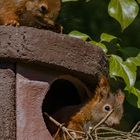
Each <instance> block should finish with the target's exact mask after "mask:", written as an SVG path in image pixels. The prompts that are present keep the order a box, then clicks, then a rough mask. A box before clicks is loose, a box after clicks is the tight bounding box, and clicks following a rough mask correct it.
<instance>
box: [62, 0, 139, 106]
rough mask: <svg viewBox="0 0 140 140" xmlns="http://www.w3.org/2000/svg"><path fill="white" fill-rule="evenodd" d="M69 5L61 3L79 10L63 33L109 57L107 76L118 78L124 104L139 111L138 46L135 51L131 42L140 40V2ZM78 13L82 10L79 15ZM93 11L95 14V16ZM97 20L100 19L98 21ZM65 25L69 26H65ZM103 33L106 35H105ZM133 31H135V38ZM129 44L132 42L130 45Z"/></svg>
mask: <svg viewBox="0 0 140 140" xmlns="http://www.w3.org/2000/svg"><path fill="white" fill-rule="evenodd" d="M66 1H69V2H66ZM72 1H74V0H63V2H65V3H68V5H71V6H72V8H73V6H74V7H76V9H75V10H77V9H78V10H77V12H76V11H74V13H71V14H70V16H71V15H72V16H73V18H72V19H71V21H72V23H70V24H69V22H66V23H65V24H63V25H64V26H66V27H65V28H64V29H66V30H67V29H68V30H67V31H66V32H68V31H69V30H71V31H70V33H69V35H70V36H73V37H76V38H79V39H82V40H83V41H88V42H89V43H91V44H93V45H96V46H99V47H101V48H102V49H103V51H104V52H105V53H106V54H107V56H108V60H109V72H110V76H111V77H112V78H114V79H115V80H118V81H119V80H120V78H121V79H122V80H123V82H124V85H125V87H124V91H126V99H127V101H128V102H129V103H130V104H132V105H134V106H135V107H137V108H140V80H138V79H139V78H140V74H139V73H138V71H139V66H140V49H139V43H140V42H139V43H137V42H138V40H136V41H135V42H136V45H135V47H134V45H133V40H134V39H138V38H139V32H140V30H139V28H138V27H140V26H139V22H140V20H139V18H138V17H139V15H138V11H139V5H138V3H140V0H137V1H136V0H108V1H109V2H105V1H102V0H101V1H100V0H99V1H95V0H91V1H88V0H87V1H86V0H77V2H72ZM66 5H67V4H66ZM68 7H69V6H68ZM69 8H70V7H69ZM69 8H68V9H69ZM80 9H82V10H81V11H80ZM93 9H94V10H95V11H94V12H93V11H92V10H93ZM71 10H72V9H71ZM96 10H97V11H98V12H97V13H96ZM107 10H108V12H107ZM78 12H79V13H78ZM88 12H89V13H88ZM85 13H86V15H85ZM87 13H88V14H87ZM94 13H95V14H94ZM65 14H66V13H65V12H63V11H62V16H63V17H64V19H66V18H65ZM75 15H76V16H75ZM101 15H102V16H101ZM109 15H110V16H111V17H113V18H114V19H116V20H117V21H118V22H119V23H120V25H121V29H122V30H119V27H118V25H117V24H118V23H117V22H116V21H115V20H113V19H112V18H110V17H109ZM99 16H101V19H100V20H99ZM92 19H94V20H92ZM60 21H61V20H60ZM66 21H67V20H66ZM73 21H74V22H75V23H74V22H73ZM138 21H139V22H138ZM62 23H63V22H62ZM68 24H69V25H71V26H67V25H68ZM100 24H101V25H102V26H100ZM132 24H133V26H132ZM98 26H99V27H98ZM128 26H129V27H128ZM95 27H96V28H95ZM102 27H104V28H102ZM129 28H130V29H131V30H130V33H131V34H129V35H128V30H129ZM124 29H125V30H124ZM77 30H78V31H77ZM91 31H92V33H91ZM105 31H107V33H104V32H105ZM122 31H123V32H122ZM133 31H137V34H136V33H135V32H133ZM114 34H115V35H114ZM97 36H98V37H97ZM127 38H128V39H127ZM126 39H127V40H126ZM130 40H132V42H129V41H130Z"/></svg>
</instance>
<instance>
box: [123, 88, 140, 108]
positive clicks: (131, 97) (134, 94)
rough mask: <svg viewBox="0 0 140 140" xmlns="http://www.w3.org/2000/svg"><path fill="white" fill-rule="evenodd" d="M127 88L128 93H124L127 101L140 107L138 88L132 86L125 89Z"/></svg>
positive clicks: (139, 91)
mask: <svg viewBox="0 0 140 140" xmlns="http://www.w3.org/2000/svg"><path fill="white" fill-rule="evenodd" d="M125 90H128V94H126V99H127V101H128V102H129V103H130V104H131V105H133V106H136V107H137V108H140V90H139V89H137V88H135V87H132V88H131V89H127V88H126V89H125Z"/></svg>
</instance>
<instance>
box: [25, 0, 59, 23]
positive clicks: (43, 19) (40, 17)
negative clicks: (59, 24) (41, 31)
mask: <svg viewBox="0 0 140 140" xmlns="http://www.w3.org/2000/svg"><path fill="white" fill-rule="evenodd" d="M60 9H61V1H60V0H28V1H27V2H26V11H27V12H28V13H29V14H30V15H32V16H33V17H34V18H35V19H36V21H37V22H38V23H40V24H43V23H44V24H48V25H54V21H55V20H56V18H57V17H58V15H59V11H60Z"/></svg>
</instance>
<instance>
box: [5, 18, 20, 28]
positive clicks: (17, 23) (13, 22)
mask: <svg viewBox="0 0 140 140" xmlns="http://www.w3.org/2000/svg"><path fill="white" fill-rule="evenodd" d="M5 25H12V26H19V25H20V24H19V22H18V21H16V20H14V19H13V20H9V21H7V22H6V23H5Z"/></svg>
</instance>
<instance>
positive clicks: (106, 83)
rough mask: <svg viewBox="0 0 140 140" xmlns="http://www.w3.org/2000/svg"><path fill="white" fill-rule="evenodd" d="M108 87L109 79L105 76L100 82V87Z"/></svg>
mask: <svg viewBox="0 0 140 140" xmlns="http://www.w3.org/2000/svg"><path fill="white" fill-rule="evenodd" d="M108 85H109V83H108V79H107V78H106V77H105V76H102V77H101V79H100V81H99V87H107V86H108Z"/></svg>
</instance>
